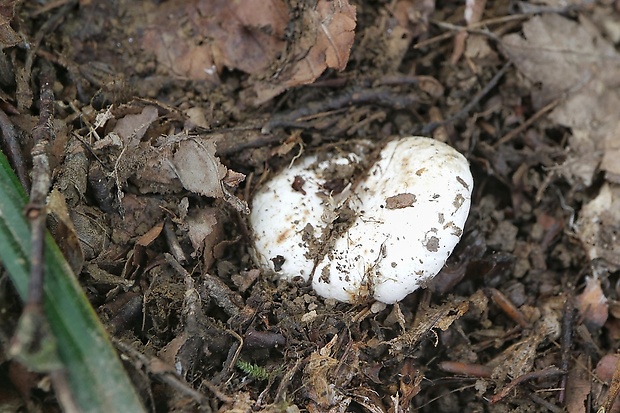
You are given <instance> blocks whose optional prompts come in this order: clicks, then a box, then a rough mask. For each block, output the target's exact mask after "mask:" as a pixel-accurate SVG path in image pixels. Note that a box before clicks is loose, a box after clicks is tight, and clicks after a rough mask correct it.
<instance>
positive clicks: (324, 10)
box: [251, 0, 356, 105]
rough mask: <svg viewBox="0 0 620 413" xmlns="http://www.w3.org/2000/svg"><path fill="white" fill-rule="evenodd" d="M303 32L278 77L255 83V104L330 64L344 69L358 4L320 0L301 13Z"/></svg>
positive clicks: (310, 79)
mask: <svg viewBox="0 0 620 413" xmlns="http://www.w3.org/2000/svg"><path fill="white" fill-rule="evenodd" d="M300 20H301V24H302V27H301V29H300V33H301V36H300V38H298V39H297V40H296V41H295V43H294V44H293V45H292V47H290V50H291V51H290V52H289V55H288V58H287V59H286V61H292V63H289V64H288V65H287V66H285V67H284V68H283V69H284V70H282V72H281V73H280V74H279V76H277V78H276V79H275V81H273V80H268V81H265V82H259V83H257V84H255V85H253V86H252V90H251V92H252V94H254V96H253V99H252V104H254V105H259V104H261V103H263V102H266V101H268V100H269V99H271V98H272V97H274V96H276V95H278V94H280V93H281V92H283V91H284V90H286V89H288V88H290V87H294V86H298V85H305V84H308V83H312V82H314V81H315V80H316V79H317V78H318V77H319V76H320V75H321V74H322V73H323V71H325V69H327V68H333V69H336V70H344V68H345V67H346V65H347V63H348V61H349V53H350V52H351V46H353V39H354V37H355V27H356V14H355V6H351V5H350V4H349V2H348V1H347V0H341V1H337V2H336V1H329V0H319V1H318V2H317V4H316V7H315V8H310V7H306V8H304V9H303V15H302V16H301V17H300Z"/></svg>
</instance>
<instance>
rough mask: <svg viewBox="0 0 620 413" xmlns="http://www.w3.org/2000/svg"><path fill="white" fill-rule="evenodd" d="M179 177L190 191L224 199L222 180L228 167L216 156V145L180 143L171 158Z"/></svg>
mask: <svg viewBox="0 0 620 413" xmlns="http://www.w3.org/2000/svg"><path fill="white" fill-rule="evenodd" d="M170 162H171V165H172V167H173V170H174V172H175V173H176V175H177V177H178V178H179V180H180V181H181V183H182V184H183V187H184V188H185V189H187V190H188V191H191V192H195V193H197V194H200V195H204V196H209V197H212V198H223V197H224V191H223V188H222V179H224V177H225V176H226V167H225V166H224V165H222V164H221V163H220V160H219V159H218V158H217V157H216V156H215V143H213V142H212V141H206V140H200V141H199V140H196V139H187V140H183V141H181V142H179V144H178V146H177V148H176V151H175V152H174V154H173V155H172V158H170Z"/></svg>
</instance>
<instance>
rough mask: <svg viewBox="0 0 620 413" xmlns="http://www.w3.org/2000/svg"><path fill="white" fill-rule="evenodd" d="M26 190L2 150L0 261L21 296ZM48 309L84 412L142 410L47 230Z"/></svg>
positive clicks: (25, 274) (25, 268) (26, 249)
mask: <svg viewBox="0 0 620 413" xmlns="http://www.w3.org/2000/svg"><path fill="white" fill-rule="evenodd" d="M26 202H27V197H26V194H25V193H24V191H23V189H22V188H21V185H20V184H19V182H18V181H17V178H16V177H15V174H14V173H13V170H12V169H11V167H10V166H9V164H8V162H7V160H6V157H5V156H4V154H2V153H1V152H0V261H1V264H2V265H3V266H4V268H5V269H6V270H7V272H8V273H9V276H10V278H11V280H12V282H13V284H14V285H15V288H16V290H17V292H18V293H19V295H20V296H21V297H22V299H25V298H26V295H27V291H28V280H29V278H30V274H29V267H30V266H29V263H28V257H29V255H30V229H29V226H28V223H27V221H26V218H25V217H24V215H23V210H24V207H25V205H26ZM45 313H46V315H47V318H48V320H49V324H50V327H51V330H52V333H53V335H54V337H55V338H56V341H57V345H58V354H59V356H60V359H61V361H62V363H63V365H64V368H65V371H66V374H67V379H68V382H69V387H70V389H71V391H72V392H73V396H74V398H75V400H76V401H77V404H78V406H79V407H80V408H81V409H82V411H84V412H93V413H95V412H102V413H103V412H106V413H107V412H132V413H133V412H143V411H144V407H143V406H142V404H141V402H140V399H139V397H138V395H137V394H136V392H135V390H134V387H133V385H132V383H131V381H130V380H129V378H128V376H127V374H126V372H125V370H124V368H123V366H122V364H121V362H120V360H119V358H118V356H117V354H116V351H115V350H114V347H113V346H112V344H111V342H110V340H109V339H108V336H107V333H106V331H105V329H104V328H103V326H102V325H101V323H100V322H99V319H98V318H97V315H96V314H95V312H94V310H93V309H92V307H91V306H90V303H89V302H88V300H87V299H86V296H85V295H84V293H83V291H82V289H81V287H80V285H79V283H78V282H77V280H76V278H75V276H74V275H73V273H72V271H71V268H70V267H69V265H68V264H67V262H66V261H65V259H64V257H63V255H62V253H61V252H60V250H59V249H58V247H57V246H56V243H55V242H54V240H53V238H52V237H51V236H50V235H49V234H47V236H46V244H45Z"/></svg>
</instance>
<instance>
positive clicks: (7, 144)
mask: <svg viewBox="0 0 620 413" xmlns="http://www.w3.org/2000/svg"><path fill="white" fill-rule="evenodd" d="M0 131H2V141H3V143H4V145H3V146H4V149H5V150H6V152H7V157H8V158H9V161H10V162H11V165H12V166H13V169H15V173H16V174H17V178H18V179H19V182H20V183H21V184H22V186H23V187H24V189H25V190H26V191H29V190H30V179H29V178H28V171H27V170H26V161H25V160H24V154H23V153H22V150H21V147H20V146H19V142H18V139H17V131H16V130H15V127H14V126H13V122H11V119H10V118H9V117H8V116H7V114H6V113H4V111H2V110H0Z"/></svg>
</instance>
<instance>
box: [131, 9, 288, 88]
mask: <svg viewBox="0 0 620 413" xmlns="http://www.w3.org/2000/svg"><path fill="white" fill-rule="evenodd" d="M147 7H148V6H147ZM144 12H145V13H144V14H145V17H146V19H147V23H146V25H145V27H144V28H142V29H140V28H138V29H137V31H138V32H140V31H141V32H142V33H143V34H142V38H141V40H142V47H143V48H144V50H146V51H147V52H152V53H153V54H154V55H155V57H156V59H157V61H158V63H159V64H160V65H162V66H163V67H166V68H167V69H168V70H169V71H170V72H172V73H174V74H177V75H178V76H182V77H186V78H189V79H193V80H208V81H211V82H213V83H219V77H218V73H220V72H221V71H222V70H223V69H224V68H225V67H227V68H230V69H239V70H242V71H244V72H246V73H258V72H261V71H263V70H265V69H266V68H267V67H268V66H269V65H270V64H271V63H272V62H273V61H274V60H275V59H276V57H277V56H278V54H280V53H282V52H283V51H284V41H283V40H282V39H283V38H284V30H285V29H286V25H287V23H288V20H289V16H288V7H287V6H286V4H285V3H284V2H283V1H282V0H244V1H227V0H191V1H184V2H182V3H179V2H161V3H158V4H157V6H155V7H154V9H152V10H144ZM181 22H183V23H184V24H180V23H181Z"/></svg>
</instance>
